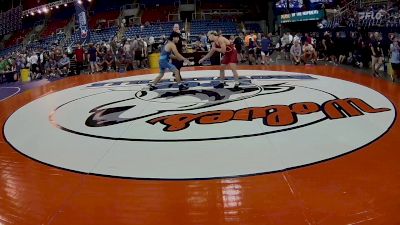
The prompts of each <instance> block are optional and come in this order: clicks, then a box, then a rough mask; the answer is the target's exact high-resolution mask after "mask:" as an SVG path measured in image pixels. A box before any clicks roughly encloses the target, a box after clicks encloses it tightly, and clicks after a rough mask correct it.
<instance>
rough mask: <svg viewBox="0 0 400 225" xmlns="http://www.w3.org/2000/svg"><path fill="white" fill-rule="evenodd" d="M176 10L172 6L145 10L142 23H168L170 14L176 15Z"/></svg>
mask: <svg viewBox="0 0 400 225" xmlns="http://www.w3.org/2000/svg"><path fill="white" fill-rule="evenodd" d="M176 12H177V9H176V8H175V7H173V6H159V7H151V8H146V9H145V10H144V12H143V15H142V23H145V22H159V21H168V15H169V14H170V13H176Z"/></svg>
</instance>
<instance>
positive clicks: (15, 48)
mask: <svg viewBox="0 0 400 225" xmlns="http://www.w3.org/2000/svg"><path fill="white" fill-rule="evenodd" d="M21 48H22V45H14V46H12V47H10V48H6V49H3V50H1V51H0V57H4V56H7V55H8V54H10V53H13V52H15V51H18V50H20V49H21Z"/></svg>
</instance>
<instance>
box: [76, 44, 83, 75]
mask: <svg viewBox="0 0 400 225" xmlns="http://www.w3.org/2000/svg"><path fill="white" fill-rule="evenodd" d="M75 61H76V74H77V75H80V74H81V71H82V69H83V63H84V61H85V51H84V50H83V48H82V45H81V44H77V47H76V49H75Z"/></svg>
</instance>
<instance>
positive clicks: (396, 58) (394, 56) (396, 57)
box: [390, 38, 400, 82]
mask: <svg viewBox="0 0 400 225" xmlns="http://www.w3.org/2000/svg"><path fill="white" fill-rule="evenodd" d="M390 63H391V66H392V70H393V74H392V80H393V82H396V81H398V80H399V75H400V46H399V39H398V38H395V39H393V43H392V44H391V45H390Z"/></svg>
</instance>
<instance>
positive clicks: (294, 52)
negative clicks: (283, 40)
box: [290, 40, 301, 65]
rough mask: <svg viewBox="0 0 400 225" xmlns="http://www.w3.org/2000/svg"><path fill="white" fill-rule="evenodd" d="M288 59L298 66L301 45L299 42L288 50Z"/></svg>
mask: <svg viewBox="0 0 400 225" xmlns="http://www.w3.org/2000/svg"><path fill="white" fill-rule="evenodd" d="M290 59H291V60H292V63H294V64H295V65H299V64H300V61H301V45H300V41H299V40H298V41H295V42H294V45H292V47H291V48H290Z"/></svg>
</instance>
